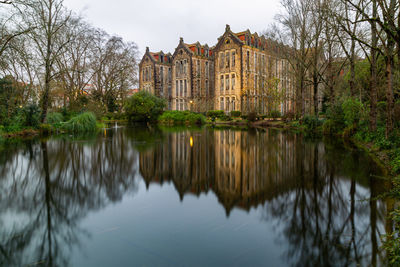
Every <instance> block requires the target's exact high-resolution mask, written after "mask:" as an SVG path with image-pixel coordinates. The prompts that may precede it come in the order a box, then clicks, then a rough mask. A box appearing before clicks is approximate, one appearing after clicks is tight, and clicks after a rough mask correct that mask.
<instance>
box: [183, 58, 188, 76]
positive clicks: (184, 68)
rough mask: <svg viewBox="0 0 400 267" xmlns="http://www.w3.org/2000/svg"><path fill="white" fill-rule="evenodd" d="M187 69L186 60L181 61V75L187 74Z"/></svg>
mask: <svg viewBox="0 0 400 267" xmlns="http://www.w3.org/2000/svg"><path fill="white" fill-rule="evenodd" d="M187 67H188V64H187V60H186V59H185V60H184V61H183V73H184V74H187Z"/></svg>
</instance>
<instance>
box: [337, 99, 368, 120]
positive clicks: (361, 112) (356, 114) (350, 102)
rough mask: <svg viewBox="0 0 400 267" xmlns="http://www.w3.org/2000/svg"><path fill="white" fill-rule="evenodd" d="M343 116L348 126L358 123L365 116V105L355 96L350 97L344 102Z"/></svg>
mask: <svg viewBox="0 0 400 267" xmlns="http://www.w3.org/2000/svg"><path fill="white" fill-rule="evenodd" d="M342 110H343V118H344V122H345V124H346V126H352V125H356V124H358V122H359V121H360V119H363V118H364V117H365V107H364V106H363V104H362V103H361V102H360V101H358V100H355V99H353V98H348V99H346V100H345V101H343V103H342Z"/></svg>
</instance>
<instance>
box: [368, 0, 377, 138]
mask: <svg viewBox="0 0 400 267" xmlns="http://www.w3.org/2000/svg"><path fill="white" fill-rule="evenodd" d="M377 13H378V12H377V5H376V0H373V7H372V16H373V17H374V18H375V17H376V15H377ZM371 45H372V48H371V80H370V116H369V117H370V129H371V131H376V117H377V108H376V105H377V102H378V90H377V86H378V83H377V69H376V47H377V45H378V38H377V29H376V22H374V21H373V22H371Z"/></svg>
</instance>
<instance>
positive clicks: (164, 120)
mask: <svg viewBox="0 0 400 267" xmlns="http://www.w3.org/2000/svg"><path fill="white" fill-rule="evenodd" d="M158 121H159V122H160V123H161V124H169V125H171V124H175V125H176V124H192V125H194V124H197V125H202V124H204V123H205V121H206V118H205V117H204V115H203V114H200V113H194V112H191V111H179V110H171V111H166V112H164V113H163V114H162V115H161V116H160V117H159V118H158Z"/></svg>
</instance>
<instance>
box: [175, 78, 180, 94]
mask: <svg viewBox="0 0 400 267" xmlns="http://www.w3.org/2000/svg"><path fill="white" fill-rule="evenodd" d="M178 93H179V81H178V80H177V81H176V84H175V96H176V97H178Z"/></svg>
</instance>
